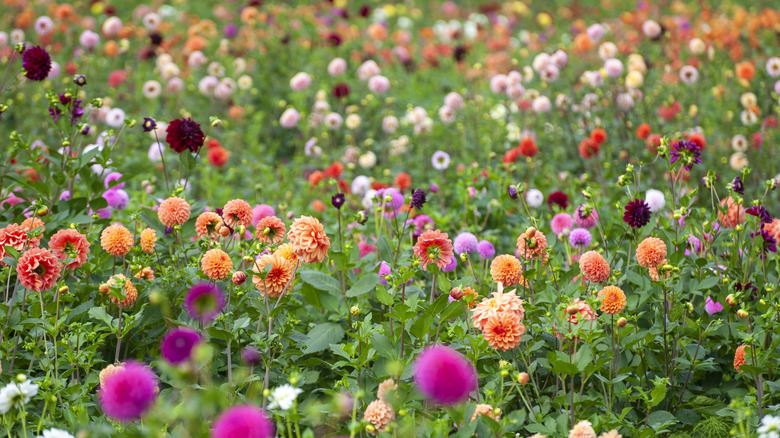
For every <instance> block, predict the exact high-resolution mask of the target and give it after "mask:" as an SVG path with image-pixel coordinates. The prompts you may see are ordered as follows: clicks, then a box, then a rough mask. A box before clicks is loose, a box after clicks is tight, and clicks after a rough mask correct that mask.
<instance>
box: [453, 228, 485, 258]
mask: <svg viewBox="0 0 780 438" xmlns="http://www.w3.org/2000/svg"><path fill="white" fill-rule="evenodd" d="M452 245H453V248H454V249H455V254H458V255H460V254H463V253H472V252H476V251H477V246H478V245H479V240H477V236H475V235H473V234H471V233H468V232H465V233H460V234H458V235H457V236H456V237H455V241H454V242H453V244H452Z"/></svg>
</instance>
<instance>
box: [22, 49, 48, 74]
mask: <svg viewBox="0 0 780 438" xmlns="http://www.w3.org/2000/svg"><path fill="white" fill-rule="evenodd" d="M22 67H24V71H25V73H24V76H25V77H27V79H29V80H31V81H42V80H44V79H46V77H47V76H49V72H51V56H49V54H48V53H46V50H43V48H41V47H40V46H35V47H33V48H31V49H27V50H25V51H24V54H23V55H22Z"/></svg>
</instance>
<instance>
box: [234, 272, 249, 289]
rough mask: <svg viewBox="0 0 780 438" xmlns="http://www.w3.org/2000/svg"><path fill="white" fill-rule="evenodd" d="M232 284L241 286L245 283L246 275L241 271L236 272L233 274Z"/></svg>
mask: <svg viewBox="0 0 780 438" xmlns="http://www.w3.org/2000/svg"><path fill="white" fill-rule="evenodd" d="M232 280H233V284H235V285H236V286H241V285H242V284H244V282H245V281H246V274H244V272H243V271H236V272H234V273H233V278H232Z"/></svg>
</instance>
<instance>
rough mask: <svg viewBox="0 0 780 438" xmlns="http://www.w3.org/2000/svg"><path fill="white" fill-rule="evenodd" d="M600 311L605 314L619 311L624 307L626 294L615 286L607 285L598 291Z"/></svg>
mask: <svg viewBox="0 0 780 438" xmlns="http://www.w3.org/2000/svg"><path fill="white" fill-rule="evenodd" d="M598 297H600V298H601V311H602V312H604V313H606V314H607V315H614V314H616V313H620V312H622V311H623V309H625V308H626V294H625V293H624V292H623V290H622V289H620V288H619V287H617V286H607V287H605V288H604V289H601V290H600V291H599V294H598Z"/></svg>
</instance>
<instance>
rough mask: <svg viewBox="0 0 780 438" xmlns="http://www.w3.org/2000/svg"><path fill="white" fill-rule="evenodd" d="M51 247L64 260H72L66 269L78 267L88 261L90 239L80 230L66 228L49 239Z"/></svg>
mask: <svg viewBox="0 0 780 438" xmlns="http://www.w3.org/2000/svg"><path fill="white" fill-rule="evenodd" d="M49 249H50V250H51V252H52V253H53V254H54V255H55V256H57V258H59V259H60V260H61V261H62V262H66V261H67V260H69V259H70V260H71V261H70V262H69V263H68V264H67V265H65V269H76V268H78V267H79V266H81V265H83V264H84V262H86V261H87V256H88V255H89V241H88V240H87V236H85V235H83V234H81V233H79V232H78V231H76V230H74V229H71V228H65V229H62V230H59V231H57V232H56V233H54V235H53V236H51V239H49Z"/></svg>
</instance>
